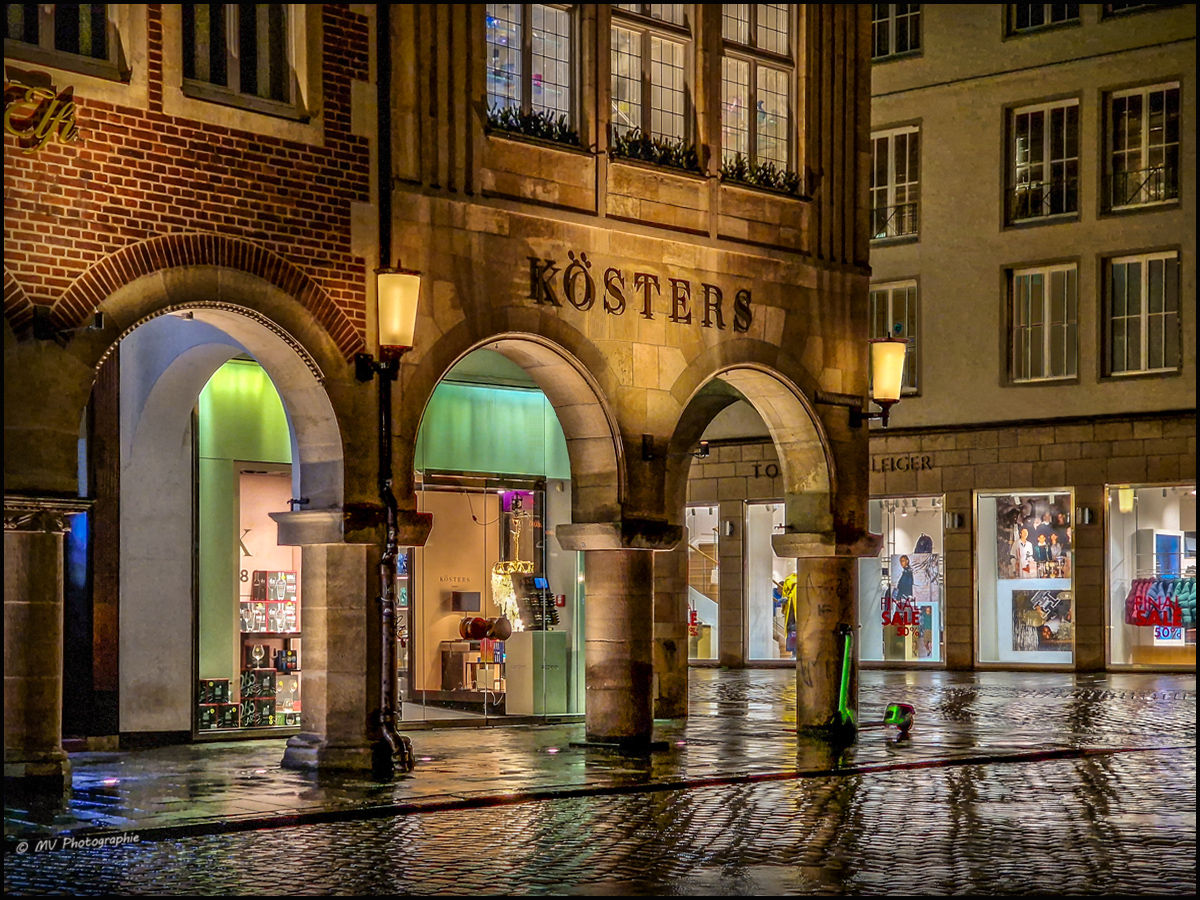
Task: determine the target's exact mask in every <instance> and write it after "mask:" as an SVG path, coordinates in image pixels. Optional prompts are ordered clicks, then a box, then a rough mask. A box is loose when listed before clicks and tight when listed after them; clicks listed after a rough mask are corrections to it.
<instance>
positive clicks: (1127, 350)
mask: <svg viewBox="0 0 1200 900" xmlns="http://www.w3.org/2000/svg"><path fill="white" fill-rule="evenodd" d="M1106 274H1107V276H1108V277H1107V281H1108V284H1107V301H1108V304H1107V305H1108V310H1107V311H1108V316H1107V326H1108V342H1107V343H1108V354H1107V357H1108V358H1107V361H1106V365H1105V369H1106V371H1107V374H1109V375H1127V374H1133V373H1141V372H1163V371H1172V370H1174V369H1178V368H1179V338H1180V334H1179V329H1180V323H1179V254H1178V253H1176V252H1175V251H1171V252H1166V253H1145V254H1140V255H1138V256H1120V257H1117V258H1115V259H1111V260H1109V261H1108V265H1107V266H1106Z"/></svg>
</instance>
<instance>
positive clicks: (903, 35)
mask: <svg viewBox="0 0 1200 900" xmlns="http://www.w3.org/2000/svg"><path fill="white" fill-rule="evenodd" d="M871 10H872V12H871V41H872V44H871V47H872V49H871V58H872V59H885V58H887V57H889V56H899V55H900V54H902V53H913V52H915V51H917V50H920V49H921V4H920V3H872V4H871Z"/></svg>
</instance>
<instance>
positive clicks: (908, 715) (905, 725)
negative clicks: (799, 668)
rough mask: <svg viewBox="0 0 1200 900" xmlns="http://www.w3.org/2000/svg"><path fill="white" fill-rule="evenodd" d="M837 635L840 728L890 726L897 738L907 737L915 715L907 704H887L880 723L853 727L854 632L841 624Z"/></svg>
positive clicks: (861, 723) (913, 709)
mask: <svg viewBox="0 0 1200 900" xmlns="http://www.w3.org/2000/svg"><path fill="white" fill-rule="evenodd" d="M838 634H839V635H840V636H841V638H842V686H841V691H840V693H839V694H838V715H839V716H840V718H841V724H842V727H843V728H845V729H847V730H854V729H855V728H856V727H857V728H858V729H859V730H861V729H863V728H885V727H887V726H888V725H892V726H894V727H895V728H896V729H897V730H898V731H899V737H907V736H908V732H909V731H910V730H911V729H912V726H913V718H914V717H915V716H916V714H917V711H916V709H915V708H914V707H913V706H912V704H909V703H889V704H888V705H887V709H885V710H884V712H883V721H882V722H859V723H858V724H857V726H856V725H855V722H854V710H852V709H851V708H850V667H851V663H852V661H853V658H854V657H853V656H852V654H853V653H854V631H853V629H851V628H850V626H849V625H846V624H844V623H843V624H842V625H839V626H838Z"/></svg>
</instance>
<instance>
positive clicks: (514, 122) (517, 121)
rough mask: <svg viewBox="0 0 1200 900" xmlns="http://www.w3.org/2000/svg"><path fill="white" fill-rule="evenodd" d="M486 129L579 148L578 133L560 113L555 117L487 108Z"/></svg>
mask: <svg viewBox="0 0 1200 900" xmlns="http://www.w3.org/2000/svg"><path fill="white" fill-rule="evenodd" d="M487 127H488V131H504V132H508V133H509V134H519V135H523V136H524V137H532V138H539V139H541V140H544V141H554V142H555V143H558V144H570V145H571V146H573V147H578V146H579V132H578V131H576V130H575V129H574V128H572V127H571V125H570V123H569V122H568V121H567V117H566V116H565V115H562V114H561V113H560V114H559V115H558V116H555V115H554V114H553V113H551V112H546V111H544V110H540V109H534V110H530V111H529V112H522V111H521V110H520V109H518V108H517V107H515V106H502V107H489V108H488V113H487Z"/></svg>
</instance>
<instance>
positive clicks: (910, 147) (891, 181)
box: [871, 126, 921, 240]
mask: <svg viewBox="0 0 1200 900" xmlns="http://www.w3.org/2000/svg"><path fill="white" fill-rule="evenodd" d="M920 139H921V133H920V131H919V130H918V129H917V128H916V126H907V127H904V128H894V129H891V130H890V131H880V132H876V133H874V134H872V135H871V239H872V240H882V239H884V238H894V237H905V236H907V235H914V234H916V233H917V230H918V228H917V225H918V215H917V213H918V206H917V203H918V193H917V188H918V182H919V177H918V176H919V170H920V162H919V160H920Z"/></svg>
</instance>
